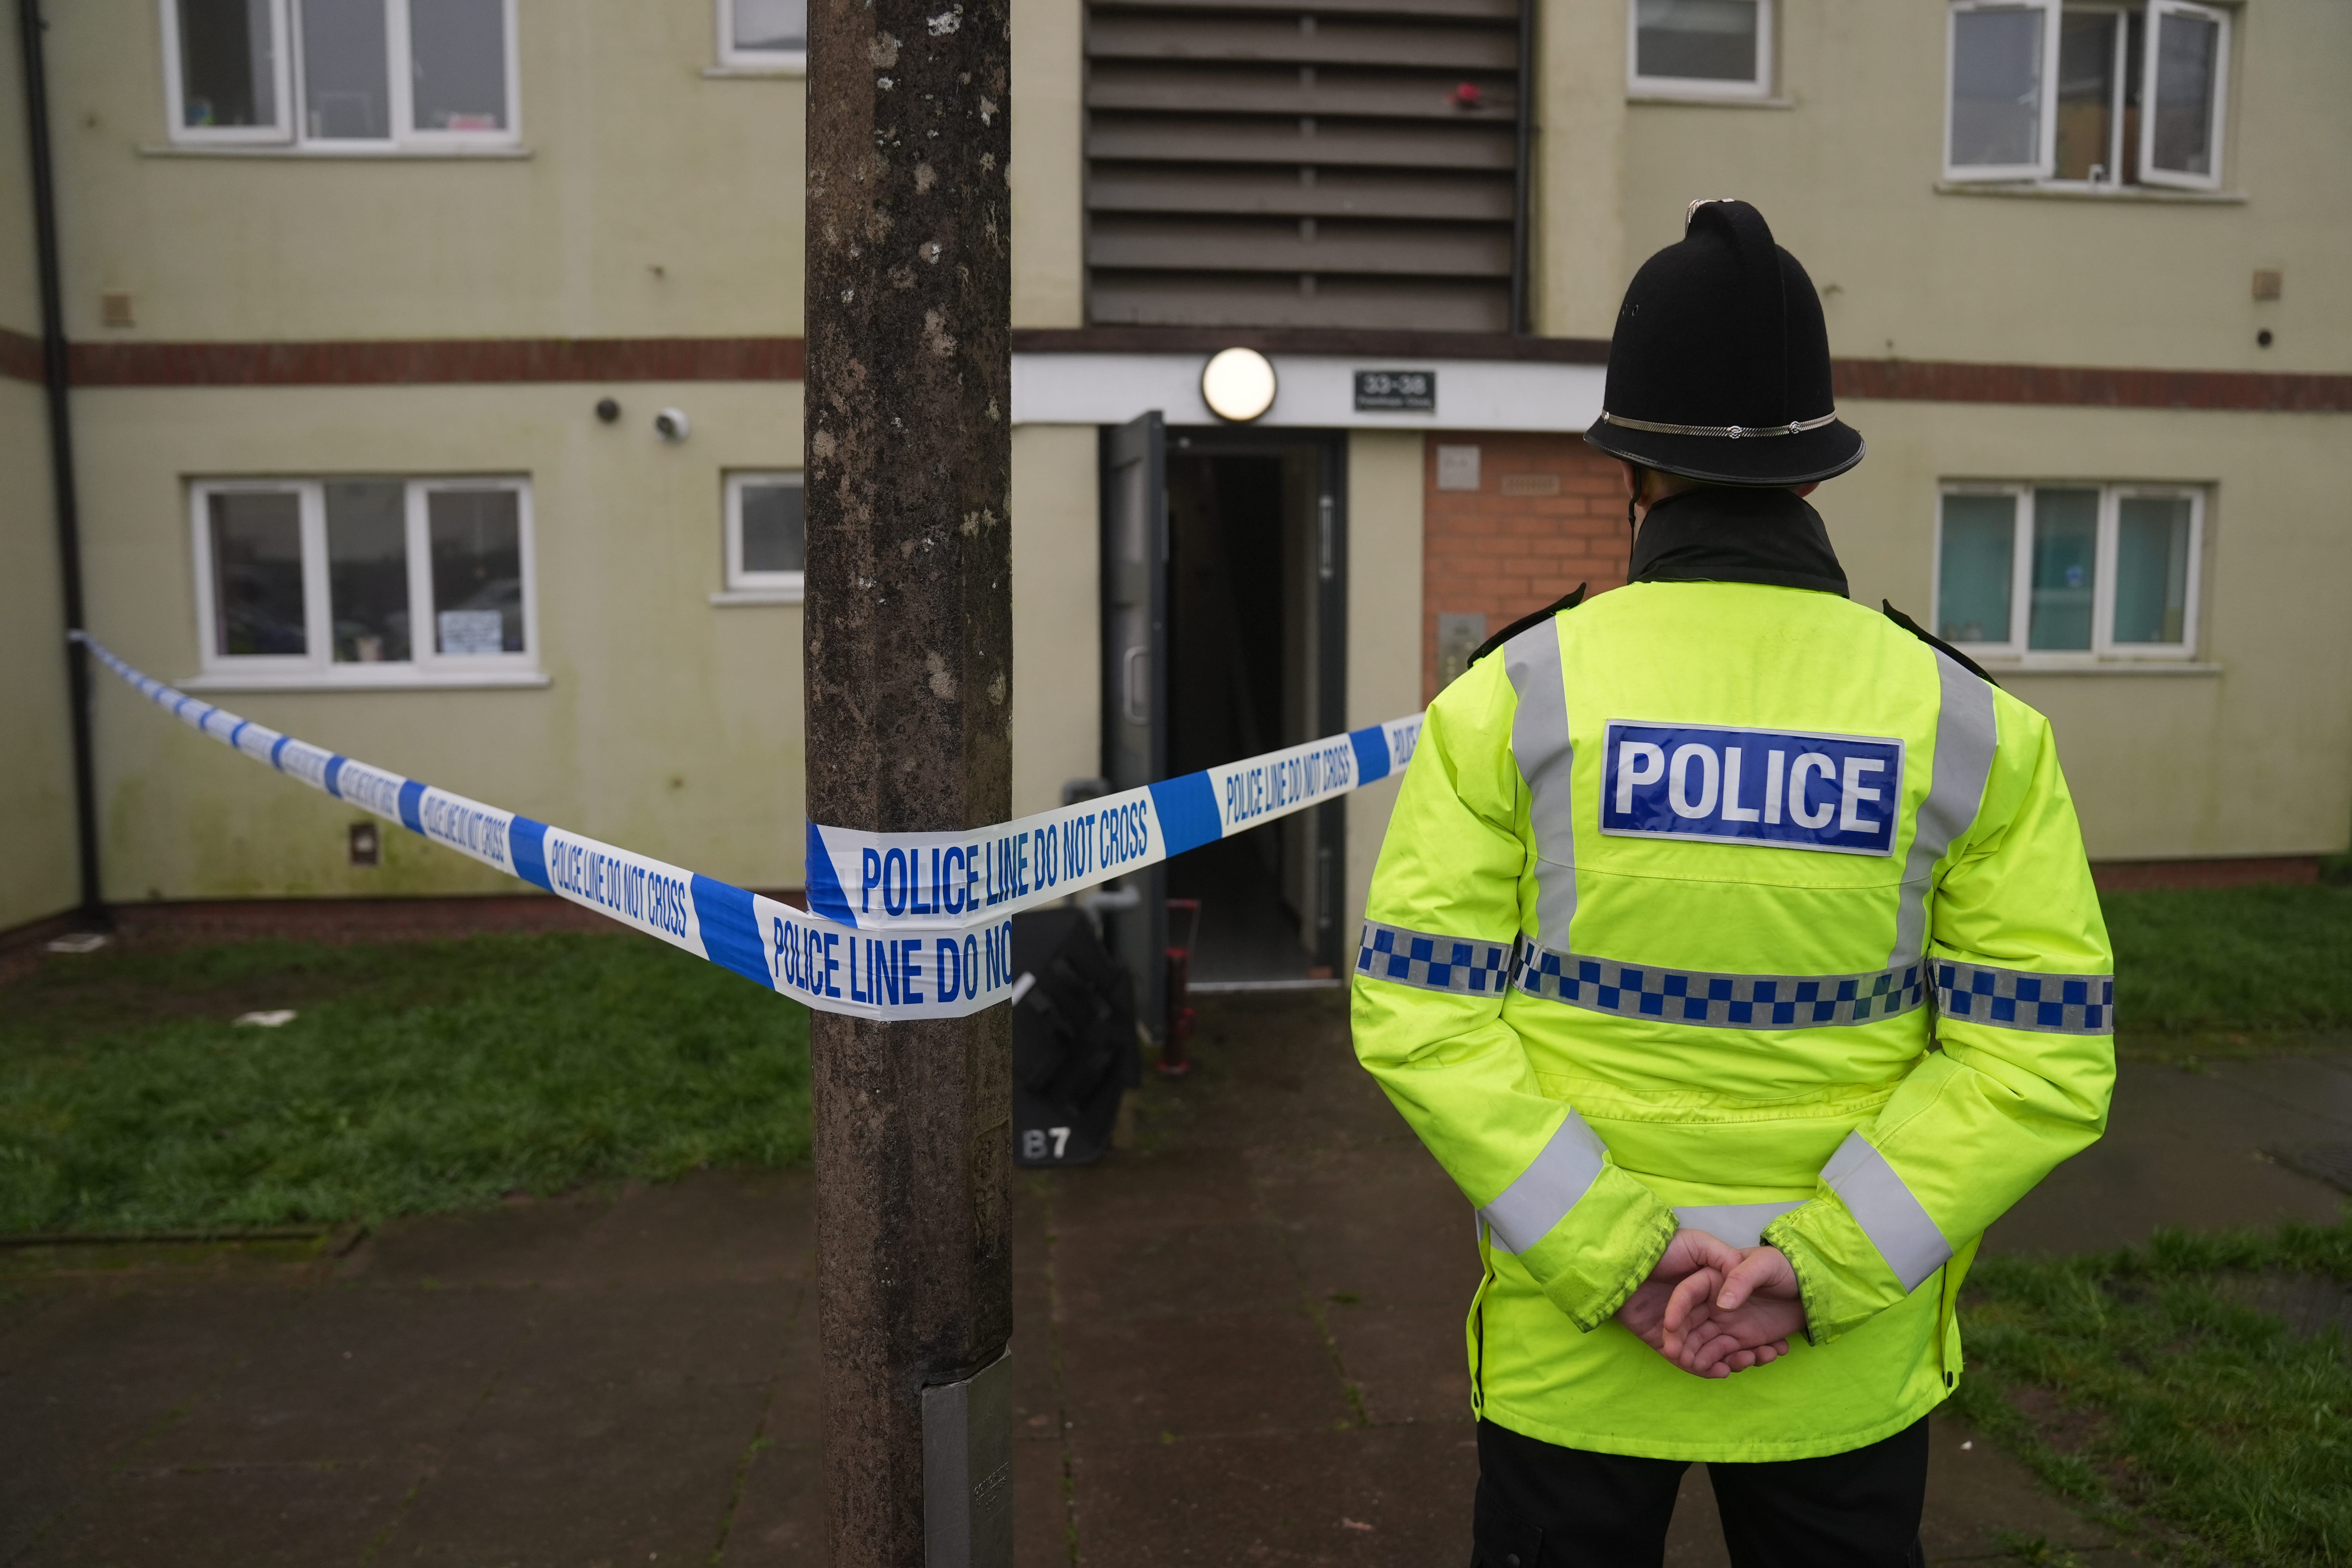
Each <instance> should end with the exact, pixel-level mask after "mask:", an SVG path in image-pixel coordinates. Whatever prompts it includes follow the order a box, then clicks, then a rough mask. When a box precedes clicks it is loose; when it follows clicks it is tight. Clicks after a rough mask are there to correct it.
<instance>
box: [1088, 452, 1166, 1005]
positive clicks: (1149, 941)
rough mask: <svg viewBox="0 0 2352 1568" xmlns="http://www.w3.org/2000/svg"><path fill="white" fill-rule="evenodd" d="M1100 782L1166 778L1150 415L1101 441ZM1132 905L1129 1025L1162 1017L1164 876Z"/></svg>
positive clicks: (1120, 784) (1158, 465)
mask: <svg viewBox="0 0 2352 1568" xmlns="http://www.w3.org/2000/svg"><path fill="white" fill-rule="evenodd" d="M1102 575H1103V615H1102V628H1103V659H1102V669H1103V708H1102V737H1103V776H1104V777H1105V778H1107V779H1108V780H1109V781H1110V786H1111V788H1113V789H1114V790H1124V789H1135V788H1138V787H1139V786H1141V785H1143V784H1155V783H1157V782H1159V781H1160V780H1161V779H1164V778H1166V777H1168V774H1169V765H1168V716H1167V696H1166V694H1167V690H1168V433H1167V426H1166V424H1165V422H1164V421H1163V420H1162V419H1161V418H1160V415H1159V414H1158V413H1156V412H1155V413H1151V414H1146V415H1144V416H1142V417H1141V418H1139V419H1135V420H1131V421H1129V423H1128V424H1125V425H1118V426H1107V427H1106V428H1105V429H1104V431H1103V433H1102ZM1121 887H1122V888H1124V889H1132V890H1133V891H1134V892H1135V893H1136V894H1137V895H1138V899H1137V902H1136V904H1135V906H1134V907H1133V908H1131V909H1128V910H1118V911H1117V912H1114V913H1111V914H1110V915H1108V917H1107V918H1108V925H1107V927H1106V931H1105V934H1106V935H1108V937H1109V939H1110V943H1111V951H1112V952H1116V953H1117V954H1118V956H1119V957H1120V958H1121V959H1123V960H1124V961H1125V962H1126V963H1127V965H1128V967H1129V970H1130V971H1131V972H1132V973H1134V975H1135V1011H1136V1016H1137V1018H1138V1019H1139V1021H1140V1022H1141V1023H1142V1025H1143V1026H1144V1028H1145V1029H1146V1030H1147V1031H1148V1032H1149V1033H1150V1036H1151V1037H1152V1038H1153V1039H1155V1040H1157V1039H1159V1038H1160V1037H1161V1035H1162V1032H1163V1029H1164V1027H1165V1023H1166V1017H1167V1001H1166V986H1167V957H1166V953H1167V947H1168V936H1167V931H1168V868H1167V867H1166V866H1165V865H1164V864H1163V865H1160V866H1155V867H1153V868H1151V869H1150V870H1149V871H1142V872H1138V873H1136V874H1134V875H1131V876H1129V877H1128V878H1126V879H1124V880H1123V882H1122V883H1121Z"/></svg>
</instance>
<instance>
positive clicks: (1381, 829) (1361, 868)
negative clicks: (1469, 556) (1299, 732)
mask: <svg viewBox="0 0 2352 1568" xmlns="http://www.w3.org/2000/svg"><path fill="white" fill-rule="evenodd" d="M1421 447H1422V437H1421V436H1420V434H1419V433H1418V432H1415V431H1404V430H1355V431H1350V432H1349V436H1348V727H1349V729H1351V730H1353V729H1360V728H1361V727H1362V726H1364V725H1366V724H1377V723H1379V722H1380V721H1382V720H1384V719H1399V718H1402V717H1403V716H1404V715H1405V714H1408V713H1412V712H1417V711H1419V710H1420V708H1421V637H1420V627H1421V560H1422V553H1421V502H1422V455H1421ZM1399 782H1401V781H1400V780H1394V779H1391V780H1384V781H1382V782H1381V783H1380V784H1368V785H1366V786H1365V787H1364V788H1362V789H1360V790H1358V791H1357V792H1356V793H1355V794H1354V795H1350V796H1349V797H1348V902H1347V907H1346V908H1345V909H1343V910H1340V911H1339V914H1340V921H1341V922H1342V923H1341V930H1342V931H1343V932H1345V933H1346V940H1345V941H1343V942H1342V943H1341V946H1342V947H1343V948H1346V947H1347V945H1348V942H1352V941H1353V940H1354V933H1355V932H1356V931H1357V929H1358V928H1359V927H1360V925H1361V924H1362V921H1363V918H1364V897H1365V895H1366V894H1367V893H1368V892H1369V891H1370V889H1371V885H1372V867H1373V866H1374V865H1375V864H1376V863H1377V862H1378V861H1379V859H1380V856H1381V838H1382V837H1384V836H1385V835H1386V834H1387V832H1388V826H1389V810H1390V808H1391V806H1393V805H1395V804H1396V792H1397V784H1398V783H1399Z"/></svg>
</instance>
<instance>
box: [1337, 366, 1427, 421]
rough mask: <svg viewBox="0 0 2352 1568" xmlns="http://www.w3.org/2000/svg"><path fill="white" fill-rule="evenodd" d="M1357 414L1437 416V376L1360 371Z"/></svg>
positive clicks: (1400, 372) (1423, 372) (1357, 387)
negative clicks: (1384, 413)
mask: <svg viewBox="0 0 2352 1568" xmlns="http://www.w3.org/2000/svg"><path fill="white" fill-rule="evenodd" d="M1356 412H1358V413H1359V414H1363V413H1374V414H1377V413H1382V412H1387V413H1402V414H1434V413H1436V412H1437V373H1436V372H1435V371H1433V370H1360V371H1358V372H1357V373H1356Z"/></svg>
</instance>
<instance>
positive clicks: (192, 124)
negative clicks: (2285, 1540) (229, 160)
mask: <svg viewBox="0 0 2352 1568" xmlns="http://www.w3.org/2000/svg"><path fill="white" fill-rule="evenodd" d="M160 4H161V5H162V6H163V95H164V100H165V107H166V110H167V112H168V114H169V116H170V120H171V134H172V140H173V142H179V143H182V144H184V145H194V146H204V145H215V144H229V145H235V144H239V143H247V144H252V143H275V144H278V145H283V146H289V147H297V148H312V149H316V150H319V151H321V152H391V151H395V150H407V151H435V150H439V151H445V152H463V151H465V150H467V149H468V148H478V147H508V146H512V145H513V144H514V142H515V141H516V139H517V135H518V127H517V123H516V97H517V74H516V65H515V9H514V0H160Z"/></svg>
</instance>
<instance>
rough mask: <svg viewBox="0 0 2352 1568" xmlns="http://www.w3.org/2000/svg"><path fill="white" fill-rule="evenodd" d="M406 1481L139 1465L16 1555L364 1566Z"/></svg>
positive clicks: (84, 1562)
mask: <svg viewBox="0 0 2352 1568" xmlns="http://www.w3.org/2000/svg"><path fill="white" fill-rule="evenodd" d="M410 1481H411V1477H410V1475H409V1474H408V1473H407V1472H405V1471H404V1470H400V1469H395V1468H386V1467H382V1466H373V1465H361V1466H347V1467H339V1468H332V1469H329V1468H319V1467H314V1466H307V1465H254V1466H225V1467H212V1468H201V1469H177V1468H140V1469H135V1470H131V1471H129V1472H126V1473H125V1474H122V1475H120V1476H116V1477H114V1478H112V1479H110V1480H109V1481H108V1482H107V1483H106V1484H105V1486H104V1488H103V1489H101V1490H100V1491H99V1492H98V1493H97V1495H95V1496H94V1497H92V1498H90V1499H89V1501H88V1506H86V1507H84V1508H82V1509H80V1510H78V1511H77V1512H76V1513H74V1514H73V1515H72V1516H70V1517H69V1518H68V1519H66V1520H63V1521H59V1523H58V1527H57V1528H56V1529H54V1530H53V1531H50V1532H49V1533H48V1534H47V1536H46V1537H44V1539H42V1540H41V1541H40V1542H38V1543H37V1544H36V1545H35V1546H33V1547H32V1548H31V1549H30V1550H29V1551H28V1552H26V1553H25V1554H23V1555H21V1556H18V1557H16V1558H15V1559H14V1561H16V1562H18V1563H26V1564H39V1565H41V1568H49V1565H51V1564H55V1565H57V1568H128V1565H131V1564H144V1563H174V1564H179V1565H181V1568H361V1565H362V1564H364V1563H367V1562H368V1561H369V1559H370V1553H371V1552H373V1550H374V1548H375V1547H376V1546H377V1545H378V1543H379V1542H381V1541H382V1539H383V1535H384V1533H385V1532H386V1531H388V1530H389V1529H390V1528H391V1527H392V1524H393V1521H394V1519H395V1518H397V1517H398V1514H399V1510H400V1505H401V1501H402V1498H403V1495H404V1493H405V1492H406V1491H407V1489H408V1487H409V1485H410Z"/></svg>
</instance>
